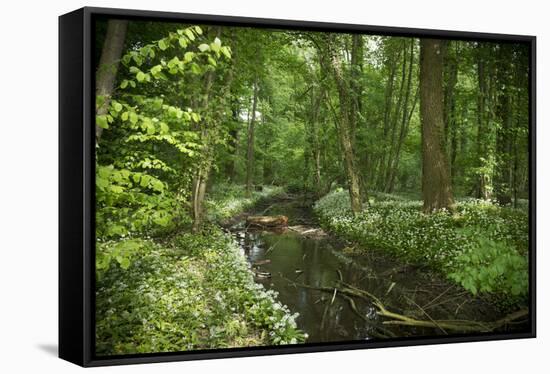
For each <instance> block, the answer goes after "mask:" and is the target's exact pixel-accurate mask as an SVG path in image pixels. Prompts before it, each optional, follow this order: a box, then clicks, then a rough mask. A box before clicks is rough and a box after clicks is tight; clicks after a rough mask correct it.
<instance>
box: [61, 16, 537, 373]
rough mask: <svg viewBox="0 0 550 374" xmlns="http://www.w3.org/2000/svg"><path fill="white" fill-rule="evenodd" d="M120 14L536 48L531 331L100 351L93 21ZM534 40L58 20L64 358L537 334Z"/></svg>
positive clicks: (176, 357) (162, 357)
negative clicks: (97, 333)
mask: <svg viewBox="0 0 550 374" xmlns="http://www.w3.org/2000/svg"><path fill="white" fill-rule="evenodd" d="M100 16H107V17H121V18H125V19H147V20H158V21H181V22H197V23H201V24H217V25H231V26H248V27H268V28H272V29H299V30H309V31H331V32H347V33H364V34H377V35H392V36H408V37H438V38H443V39H460V40H478V41H498V42H516V43H517V42H519V43H526V44H528V45H529V48H530V79H529V82H530V89H529V92H530V100H529V105H530V108H529V111H530V123H529V161H530V162H529V184H530V186H529V188H530V203H529V279H530V286H529V298H530V300H529V313H530V315H529V320H530V331H529V332H525V333H499V334H495V333H487V334H476V335H472V336H464V335H461V336H448V337H445V338H441V337H434V338H426V337H422V338H399V339H388V340H384V341H372V342H367V341H355V342H345V343H323V344H320V343H315V344H307V343H306V344H300V345H292V346H279V347H248V348H234V349H216V350H201V351H188V352H171V353H160V354H159V353H155V354H140V355H124V356H108V357H101V358H98V357H95V356H94V353H93V352H94V333H93V331H94V313H95V311H94V294H95V292H94V289H95V288H94V276H95V271H94V264H95V261H94V258H95V250H94V247H95V245H94V243H95V238H94V232H95V229H94V217H95V215H94V206H95V205H94V204H95V201H94V196H95V192H94V188H95V187H94V186H95V183H94V178H95V170H94V169H95V160H94V148H95V135H94V128H95V125H94V121H95V113H94V110H93V108H94V107H95V106H94V92H95V90H94V71H95V67H94V57H93V56H94V49H93V48H94V19H95V17H100ZM535 147H536V37H534V36H523V35H503V34H490V33H475V32H459V31H444V30H427V29H413V28H401V27H383V26H366V25H356V24H337V23H322V22H311V21H294V20H279V19H260V18H248V17H233V16H215V15H205V14H186V13H172V12H158V11H144V10H127V9H109V8H94V7H85V8H81V9H78V10H75V11H73V12H71V13H67V14H65V15H62V16H60V17H59V357H61V358H62V359H65V360H67V361H70V362H72V363H75V364H77V365H81V366H104V365H120V364H137V363H150V362H166V361H180V360H196V359H212V358H225V357H243V356H260V355H274V354H289V353H304V352H324V351H338V350H350V349H365V348H380V347H397V346H413V345H424V344H443V343H457V342H474V341H487V340H503V339H519V338H534V337H536V274H535V270H536V245H535V244H536V172H535V170H536V157H535V156H536V148H535Z"/></svg>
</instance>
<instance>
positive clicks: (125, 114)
mask: <svg viewBox="0 0 550 374" xmlns="http://www.w3.org/2000/svg"><path fill="white" fill-rule="evenodd" d="M128 117H129V114H128V112H124V113H122V115H121V116H120V119H122V120H123V121H124V122H126V121H128Z"/></svg>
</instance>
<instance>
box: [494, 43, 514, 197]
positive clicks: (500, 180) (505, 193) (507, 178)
mask: <svg viewBox="0 0 550 374" xmlns="http://www.w3.org/2000/svg"><path fill="white" fill-rule="evenodd" d="M498 54H499V59H498V61H499V63H498V66H497V82H498V87H499V91H498V94H497V95H498V96H497V108H496V114H497V117H498V121H499V122H500V126H499V127H498V129H497V138H496V151H497V152H496V156H497V166H496V170H495V195H496V199H497V201H498V202H499V204H501V205H507V204H510V203H511V202H512V183H513V181H512V178H513V167H512V164H511V159H512V141H511V136H510V132H511V131H512V129H511V128H512V113H511V112H512V109H511V92H510V90H509V88H508V86H509V84H510V79H509V63H510V60H512V56H510V54H509V53H507V50H506V47H505V46H504V45H502V46H500V47H499V51H498Z"/></svg>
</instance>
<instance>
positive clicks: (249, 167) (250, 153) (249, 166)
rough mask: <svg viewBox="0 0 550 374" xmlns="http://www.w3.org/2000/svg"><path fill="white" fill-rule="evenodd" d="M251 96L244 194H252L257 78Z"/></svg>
mask: <svg viewBox="0 0 550 374" xmlns="http://www.w3.org/2000/svg"><path fill="white" fill-rule="evenodd" d="M253 91H254V93H253V97H252V113H251V116H250V122H249V123H248V148H247V152H246V196H248V197H250V196H251V195H252V179H253V178H254V126H255V122H256V108H257V105H258V80H257V79H256V81H255V82H254V89H253Z"/></svg>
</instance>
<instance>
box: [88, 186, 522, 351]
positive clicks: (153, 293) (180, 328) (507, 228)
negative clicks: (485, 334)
mask: <svg viewBox="0 0 550 374" xmlns="http://www.w3.org/2000/svg"><path fill="white" fill-rule="evenodd" d="M283 192H284V191H283V190H282V189H280V188H277V187H263V188H261V189H259V190H258V191H254V192H253V193H252V195H251V196H250V197H248V198H247V197H245V192H244V188H243V187H242V186H221V187H219V188H218V189H217V190H214V191H211V192H210V193H209V198H208V201H207V202H206V207H207V212H208V216H207V218H208V221H209V223H208V224H207V226H206V228H205V230H204V231H203V232H202V233H200V234H192V233H178V234H174V235H173V236H171V237H169V238H168V239H166V238H165V239H163V240H155V239H144V240H142V241H141V245H140V246H139V248H138V249H137V250H136V253H134V255H133V256H134V259H133V260H132V261H131V262H128V267H127V268H126V267H125V266H110V267H108V269H107V270H106V271H104V272H103V273H102V274H101V275H100V276H98V277H97V292H96V347H97V352H96V353H97V354H98V355H112V354H132V353H145V352H170V351H181V350H195V349H209V348H223V347H242V346H260V345H276V344H295V343H299V342H303V341H305V340H306V339H307V334H306V333H304V332H303V331H301V330H300V329H299V327H300V326H301V325H302V324H303V323H304V318H306V317H299V316H298V314H297V313H294V314H293V312H296V311H297V310H296V308H297V306H296V305H291V304H288V305H289V306H290V307H291V309H292V310H290V309H289V307H287V306H286V301H285V300H284V297H290V299H289V300H292V298H294V296H295V295H294V293H295V292H297V291H296V290H297V288H296V287H297V285H294V286H293V287H291V288H290V289H289V287H288V282H287V280H286V279H285V280H284V281H285V284H286V286H284V287H281V288H280V289H279V290H277V289H270V288H271V287H264V285H262V284H259V283H261V282H258V279H256V278H255V277H254V273H253V271H251V267H250V264H249V263H248V262H247V258H246V257H245V256H243V249H244V248H243V246H242V245H241V244H240V243H237V241H236V240H235V238H234V237H232V235H231V234H230V233H227V232H224V231H226V229H225V228H224V227H228V226H229V225H231V224H234V223H236V222H238V221H243V220H244V216H243V214H244V213H245V212H251V211H254V212H256V211H258V212H260V213H265V212H266V211H269V212H268V213H266V214H275V213H273V212H274V211H276V209H277V207H275V208H272V207H273V206H275V205H277V201H279V200H281V199H283V200H285V201H287V203H284V204H282V205H281V206H279V207H278V209H283V211H280V212H278V213H281V214H285V213H287V212H286V211H284V210H285V209H287V208H288V207H289V206H305V205H304V204H306V203H307V206H308V207H307V209H308V210H311V209H310V206H311V204H312V203H313V201H312V200H311V199H310V200H308V201H307V202H306V201H305V200H304V198H303V196H302V197H300V198H299V197H294V198H292V196H290V197H289V195H285V194H284V193H283ZM260 202H262V204H259V203H260ZM369 203H370V204H369V206H368V207H367V208H366V209H365V210H364V211H363V212H362V213H361V214H360V215H353V214H352V213H351V211H350V204H349V197H348V194H347V192H345V191H338V190H337V191H334V192H332V193H330V194H328V195H327V196H325V197H323V198H322V199H320V200H319V201H317V202H316V203H315V204H314V206H313V212H314V214H315V216H316V219H317V221H318V222H315V219H313V218H314V217H313V216H312V215H311V213H308V214H309V216H308V215H307V214H306V215H303V216H304V217H306V216H308V217H309V218H307V220H306V221H304V222H302V221H300V216H301V215H300V213H299V212H298V215H297V217H293V222H292V225H296V224H298V225H299V226H300V225H302V226H304V227H306V226H307V227H308V229H309V230H311V229H315V230H317V231H319V227H318V226H317V225H318V224H320V225H321V227H323V228H324V229H325V230H326V231H327V232H330V237H328V238H325V239H324V240H327V241H330V240H333V239H334V240H341V241H343V242H345V243H348V244H347V245H345V246H344V247H340V249H339V250H338V252H339V253H341V255H340V256H344V257H348V258H351V259H354V258H355V259H357V263H355V264H352V265H353V266H357V265H358V264H360V263H361V259H367V258H370V259H371V260H372V253H373V252H375V251H378V253H386V255H382V256H381V257H384V256H386V257H384V258H385V259H384V263H385V264H384V266H386V265H388V264H390V265H391V264H393V265H392V266H390V267H389V268H388V269H390V268H391V269H390V270H391V271H393V270H395V269H398V270H399V269H400V268H401V267H403V266H405V267H407V266H409V265H413V267H412V268H414V264H416V265H418V264H422V265H423V266H424V268H426V267H428V268H429V269H431V270H430V271H435V272H436V273H438V274H439V275H441V276H442V277H443V279H444V278H447V281H443V282H439V283H441V284H439V283H438V287H439V288H434V290H433V293H434V295H435V294H440V293H442V292H443V291H445V290H447V288H448V286H449V281H450V282H451V283H450V284H453V283H454V284H455V286H454V287H453V288H452V290H453V291H452V292H454V293H455V294H456V295H460V297H462V298H463V297H464V292H463V291H464V289H466V290H467V292H466V294H468V293H470V294H471V295H472V296H475V295H479V294H482V295H479V296H477V297H474V298H472V300H474V301H475V302H474V304H473V305H477V306H479V305H487V306H488V307H491V308H492V307H493V306H497V307H499V308H500V309H502V310H507V311H513V310H515V309H517V308H518V307H520V306H521V305H522V303H523V300H524V299H525V295H526V293H527V284H528V281H527V275H528V272H527V262H526V261H527V259H526V255H527V246H528V232H527V219H526V217H527V216H526V214H527V213H526V211H525V209H512V208H500V207H495V206H493V205H491V204H488V203H487V204H486V203H482V202H480V201H477V200H466V201H461V202H459V203H458V205H457V210H456V211H455V212H454V213H452V214H450V213H449V212H443V213H437V214H431V215H424V214H422V213H421V209H420V208H421V202H419V201H415V200H410V199H408V198H400V197H399V196H395V195H391V196H390V195H385V194H371V198H370V201H369ZM296 204H298V205H296ZM264 206H266V207H267V208H265V209H264ZM288 213H290V214H291V215H292V212H288ZM300 227H301V226H300ZM289 231H293V230H289ZM298 231H299V230H298ZM306 231H307V230H306ZM285 235H286V237H287V238H288V234H285ZM503 238H504V239H503ZM277 240H279V239H277ZM304 250H305V251H306V252H307V251H308V250H309V249H308V248H304ZM268 251H269V250H268ZM306 252H303V253H304V254H303V256H304V257H302V254H300V256H299V257H300V258H299V259H298V260H300V261H305V260H304V259H305V258H306ZM300 253H302V252H300ZM387 255H390V256H392V257H393V260H391V259H389V258H388V257H387ZM379 258H380V257H378V259H379ZM288 260H289V257H288V255H285V256H284V261H288ZM274 261H275V260H274ZM330 261H331V264H329V267H330V266H333V264H336V263H339V261H335V260H334V259H331V260H330ZM354 261H355V260H353V261H352V262H354ZM377 261H378V260H377ZM363 262H364V261H363ZM367 262H368V263H370V266H372V265H373V263H374V262H376V261H374V262H373V261H370V260H369V261H367ZM274 264H275V263H274ZM400 264H401V265H403V266H401V267H400ZM121 265H122V264H121ZM309 265H311V264H309ZM394 265H395V266H394ZM273 266H274V265H273ZM303 266H306V267H305V268H304V270H305V269H306V268H307V266H308V265H306V264H305V263H304V265H303ZM323 266H325V265H323ZM335 266H336V265H335ZM337 266H340V265H337ZM353 266H352V268H353ZM388 266H389V265H388ZM287 267H288V266H287V263H286V262H285V266H284V267H283V268H282V269H283V270H284V269H286V268H287ZM352 268H350V269H348V271H347V272H346V274H345V275H344V279H345V278H346V277H349V276H350V274H353V273H354V271H353V270H351V269H352ZM409 268H410V266H409ZM286 270H287V271H290V272H291V273H294V271H295V269H294V267H292V268H289V269H286ZM305 271H306V274H307V271H308V270H305ZM388 271H389V270H388ZM361 272H362V270H361ZM361 272H357V274H359V273H361ZM332 273H334V274H333V275H332V276H333V277H334V276H335V274H336V273H335V272H334V271H332ZM322 274H324V271H323V272H322ZM414 274H416V273H414ZM414 274H406V275H404V276H406V277H413V278H414V277H415V275H414ZM419 274H420V275H422V274H424V273H422V271H420V273H419ZM320 275H321V273H320ZM340 275H341V274H340ZM420 275H419V276H418V277H417V278H418V279H416V280H415V282H416V281H417V282H420V283H421V286H422V287H423V288H424V289H426V288H429V287H430V285H429V284H424V283H422V282H423V281H422V279H427V278H426V276H424V275H422V276H420ZM323 277H325V276H324V275H323ZM400 277H402V276H400ZM382 278H387V277H382ZM398 278H399V277H398ZM436 278H437V277H436ZM396 279H397V278H396ZM434 279H435V278H434ZM121 280H123V281H121ZM386 280H387V279H386ZM393 281H395V279H393ZM270 282H275V281H274V280H273V281H270ZM386 283H387V282H386ZM390 283H392V282H390ZM406 283H409V285H410V282H406ZM432 283H433V282H432ZM384 284H385V283H384ZM383 287H384V289H387V288H388V287H387V284H385V285H384V286H383ZM391 287H392V288H394V291H393V293H396V292H397V291H396V290H398V288H400V286H391ZM422 287H421V288H422ZM416 289H417V287H415V290H416ZM389 290H391V288H390V289H389ZM352 291H353V290H352ZM352 291H350V290H348V292H352ZM279 292H281V295H279V294H278V293H279ZM288 292H290V293H288ZM331 292H332V289H331ZM449 292H450V291H448V290H447V291H445V293H446V298H447V297H449V294H448V293H449ZM452 292H451V293H452ZM285 293H287V294H286V295H285ZM386 294H387V292H386ZM414 294H415V295H416V291H415V292H414ZM314 295H316V298H319V295H317V294H315V293H314ZM350 295H351V294H350ZM430 295H431V294H427V295H425V296H426V297H427V298H430V300H428V301H426V303H428V302H429V301H432V300H431V299H432V298H433V297H432V296H433V295H431V296H430ZM453 295H454V294H453ZM456 295H454V296H456ZM487 295H488V296H487ZM329 296H330V295H329ZM352 296H353V295H352ZM436 296H437V295H436ZM344 297H345V295H344ZM480 297H482V298H483V300H484V301H481V303H480V302H478V301H480V300H482V299H480ZM321 299H322V300H325V298H324V297H321ZM329 299H330V297H328V298H327V299H326V300H329ZM455 299H456V300H454V301H455V302H458V301H460V300H461V299H460V298H458V297H457V298H455ZM346 300H347V299H346ZM418 300H420V299H416V302H419V301H418ZM426 300H427V299H426ZM436 300H437V298H436ZM457 300H458V301H457ZM476 300H477V301H476ZM426 303H424V304H422V305H431V304H430V303H428V304H426ZM499 303H501V304H499ZM432 304H439V303H435V302H434V303H432ZM493 304H494V305H493ZM320 305H321V304H320ZM342 306H343V307H347V302H346V303H344V304H342ZM355 306H356V308H364V310H365V311H367V310H369V308H372V303H370V302H368V303H365V302H364V301H357V302H356V305H355ZM431 306H434V305H431ZM477 306H476V307H477ZM305 308H306V309H304V310H301V309H300V313H303V311H309V310H310V309H313V307H312V303H308V305H306V306H305ZM491 308H489V309H491ZM348 309H349V308H348ZM464 309H467V308H464ZM394 310H396V309H394ZM453 310H454V309H453ZM457 311H458V309H457ZM436 315H437V314H436ZM491 315H493V314H491ZM494 315H502V314H501V313H496V314H494ZM417 317H418V316H417ZM308 318H310V319H311V321H308V322H309V323H310V325H311V323H314V325H319V321H317V320H315V318H316V317H315V316H314V315H312V317H308ZM489 318H491V317H489ZM347 319H348V320H351V319H350V318H347ZM335 320H336V319H335ZM297 322H298V323H297ZM359 324H360V325H364V323H363V324H361V323H359ZM298 325H300V326H298ZM355 325H356V324H355ZM348 328H349V329H350V330H351V326H348ZM335 329H338V330H339V331H341V330H342V326H335ZM324 330H327V327H325V329H324ZM399 331H401V330H399ZM401 332H403V331H401ZM357 333H360V334H364V332H362V331H358V332H357ZM371 333H372V332H371ZM399 333H400V332H398V334H399ZM403 333H404V334H405V335H404V336H407V335H406V334H408V332H407V330H404V332H403ZM417 333H418V332H417ZM361 336H362V335H361ZM330 339H333V336H331V337H330ZM329 341H331V340H329Z"/></svg>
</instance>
